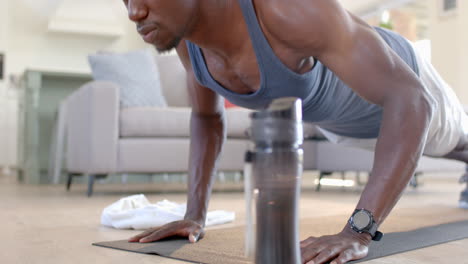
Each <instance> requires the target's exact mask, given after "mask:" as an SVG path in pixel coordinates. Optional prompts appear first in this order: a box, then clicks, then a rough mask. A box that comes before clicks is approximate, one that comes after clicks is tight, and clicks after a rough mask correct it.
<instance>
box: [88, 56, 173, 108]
mask: <svg viewBox="0 0 468 264" xmlns="http://www.w3.org/2000/svg"><path fill="white" fill-rule="evenodd" d="M88 60H89V64H90V66H91V69H92V72H93V77H94V79H95V80H98V81H111V82H114V83H116V84H117V85H118V86H119V87H120V102H121V106H122V107H135V106H158V107H164V106H167V103H166V100H165V99H164V97H163V95H162V92H161V82H160V80H159V71H158V69H157V65H156V63H155V61H154V56H153V54H152V53H151V51H149V50H140V51H133V52H128V53H123V54H116V53H99V54H94V55H90V56H89V57H88Z"/></svg>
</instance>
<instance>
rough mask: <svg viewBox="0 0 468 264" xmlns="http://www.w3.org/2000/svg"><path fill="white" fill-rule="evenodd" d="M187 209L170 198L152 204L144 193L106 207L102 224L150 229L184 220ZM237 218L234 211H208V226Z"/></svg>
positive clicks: (102, 215) (102, 216)
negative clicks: (169, 199)
mask: <svg viewBox="0 0 468 264" xmlns="http://www.w3.org/2000/svg"><path fill="white" fill-rule="evenodd" d="M185 209H186V205H185V204H178V203H174V202H170V201H168V200H163V201H161V202H158V203H156V204H151V203H150V202H149V201H148V199H146V197H145V196H144V195H143V194H139V195H132V196H129V197H125V198H122V199H120V200H119V201H117V202H115V203H113V204H111V205H109V206H108V207H106V208H104V210H103V211H102V214H101V224H102V225H105V226H109V227H114V228H117V229H148V228H152V227H158V226H162V225H165V224H167V223H170V222H173V221H178V220H182V219H183V218H184V215H185ZM235 218H236V214H235V213H234V212H228V211H212V212H208V214H207V217H206V226H214V225H220V224H225V223H229V222H232V221H234V219H235Z"/></svg>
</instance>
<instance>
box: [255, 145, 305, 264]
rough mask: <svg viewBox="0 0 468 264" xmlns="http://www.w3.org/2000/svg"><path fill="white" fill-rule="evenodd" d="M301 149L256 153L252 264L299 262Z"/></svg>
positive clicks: (294, 263) (293, 263) (291, 263)
mask: <svg viewBox="0 0 468 264" xmlns="http://www.w3.org/2000/svg"><path fill="white" fill-rule="evenodd" d="M302 157H303V153H302V149H281V150H273V151H271V152H269V151H266V152H265V151H256V152H255V153H254V162H253V165H252V175H253V188H254V190H255V196H254V197H255V211H256V213H255V217H256V219H255V226H256V231H255V237H256V240H255V249H256V250H255V263H257V264H266V263H270V264H275V263H278V264H280V263H290V264H296V263H300V260H301V258H300V248H299V227H298V219H299V211H298V204H299V196H300V185H301V175H302V159H303V158H302Z"/></svg>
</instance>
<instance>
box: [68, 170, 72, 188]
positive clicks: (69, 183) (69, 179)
mask: <svg viewBox="0 0 468 264" xmlns="http://www.w3.org/2000/svg"><path fill="white" fill-rule="evenodd" d="M72 181H73V174H72V173H68V175H67V191H70V188H71V185H72Z"/></svg>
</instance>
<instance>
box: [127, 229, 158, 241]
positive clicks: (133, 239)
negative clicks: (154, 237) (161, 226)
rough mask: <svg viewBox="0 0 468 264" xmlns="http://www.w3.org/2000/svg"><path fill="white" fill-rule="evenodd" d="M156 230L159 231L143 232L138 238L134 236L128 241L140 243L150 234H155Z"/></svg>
mask: <svg viewBox="0 0 468 264" xmlns="http://www.w3.org/2000/svg"><path fill="white" fill-rule="evenodd" d="M156 230H157V229H156V228H152V229H149V230H146V231H145V232H143V233H140V234H138V235H136V236H133V237H131V238H129V239H128V242H138V241H140V239H142V238H144V237H146V236H148V235H149V234H151V233H153V232H155V231H156Z"/></svg>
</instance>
